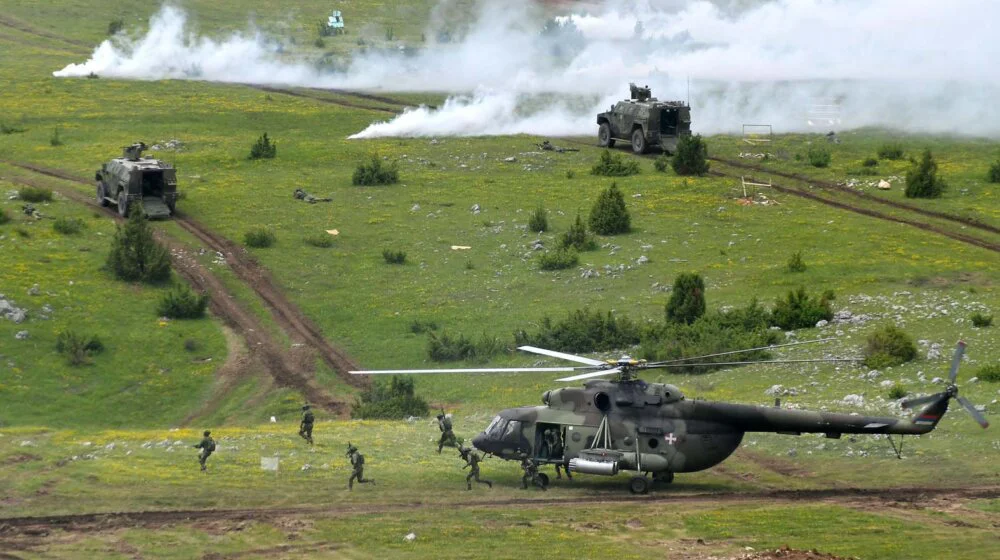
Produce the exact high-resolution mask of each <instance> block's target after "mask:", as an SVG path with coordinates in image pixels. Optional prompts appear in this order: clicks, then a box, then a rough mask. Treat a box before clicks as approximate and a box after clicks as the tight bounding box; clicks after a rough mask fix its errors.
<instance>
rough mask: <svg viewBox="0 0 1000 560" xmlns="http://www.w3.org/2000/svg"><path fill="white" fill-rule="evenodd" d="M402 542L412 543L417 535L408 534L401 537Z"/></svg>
mask: <svg viewBox="0 0 1000 560" xmlns="http://www.w3.org/2000/svg"><path fill="white" fill-rule="evenodd" d="M403 540H404V541H406V542H413V541H415V540H417V534H416V533H409V534H407V535H406V536H405V537H403Z"/></svg>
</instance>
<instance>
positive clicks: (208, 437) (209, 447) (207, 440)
mask: <svg viewBox="0 0 1000 560" xmlns="http://www.w3.org/2000/svg"><path fill="white" fill-rule="evenodd" d="M193 447H194V448H195V449H201V451H200V452H199V453H198V463H199V464H201V470H202V472H208V467H207V466H205V461H208V457H209V456H210V455H211V454H212V453H214V452H215V440H214V439H212V432H210V431H208V430H205V437H203V438H201V443H199V444H198V445H195V446H193Z"/></svg>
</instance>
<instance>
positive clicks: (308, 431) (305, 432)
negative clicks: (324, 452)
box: [299, 405, 316, 445]
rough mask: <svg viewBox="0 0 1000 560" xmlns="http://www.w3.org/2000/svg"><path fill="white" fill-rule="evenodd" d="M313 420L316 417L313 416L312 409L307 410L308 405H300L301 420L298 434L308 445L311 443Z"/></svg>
mask: <svg viewBox="0 0 1000 560" xmlns="http://www.w3.org/2000/svg"><path fill="white" fill-rule="evenodd" d="M315 421H316V417H315V416H313V413H312V410H309V405H304V406H303V407H302V422H301V423H300V424H299V435H300V436H302V439H304V440H306V441H307V442H309V445H312V444H313V422H315Z"/></svg>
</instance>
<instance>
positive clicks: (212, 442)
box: [205, 439, 215, 453]
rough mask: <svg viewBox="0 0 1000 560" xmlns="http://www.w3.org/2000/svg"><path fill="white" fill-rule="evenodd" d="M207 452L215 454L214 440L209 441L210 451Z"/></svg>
mask: <svg viewBox="0 0 1000 560" xmlns="http://www.w3.org/2000/svg"><path fill="white" fill-rule="evenodd" d="M205 451H208V452H209V453H215V440H214V439H210V440H208V449H206V450H205Z"/></svg>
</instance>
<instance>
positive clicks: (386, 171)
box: [351, 155, 399, 186]
mask: <svg viewBox="0 0 1000 560" xmlns="http://www.w3.org/2000/svg"><path fill="white" fill-rule="evenodd" d="M398 182H399V166H397V165H396V162H392V163H389V164H386V163H383V162H382V160H381V159H380V158H379V157H378V156H375V155H373V156H371V158H369V160H368V161H367V162H365V163H360V164H358V167H357V168H356V169H355V170H354V175H353V176H352V177H351V183H352V184H355V185H361V186H370V185H393V184H396V183H398Z"/></svg>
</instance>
